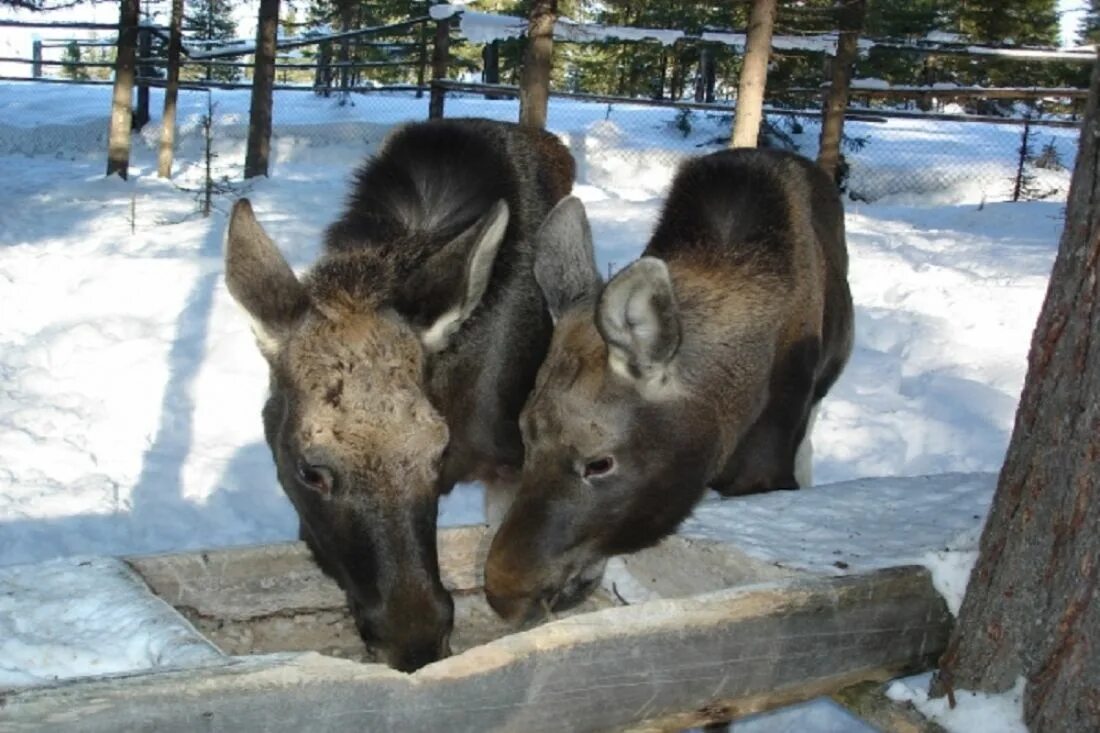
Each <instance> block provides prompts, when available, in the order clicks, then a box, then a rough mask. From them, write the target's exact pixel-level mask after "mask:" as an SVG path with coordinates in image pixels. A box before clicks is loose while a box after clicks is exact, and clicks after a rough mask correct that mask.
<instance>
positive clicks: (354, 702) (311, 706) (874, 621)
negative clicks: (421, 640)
mask: <svg viewBox="0 0 1100 733" xmlns="http://www.w3.org/2000/svg"><path fill="white" fill-rule="evenodd" d="M949 624H950V615H949V613H948V611H947V608H946V607H945V605H944V603H943V600H942V599H941V598H940V596H939V595H938V594H937V593H936V591H935V590H934V589H933V587H932V584H931V581H930V578H929V575H928V572H927V571H926V570H925V569H923V568H915V567H906V568H894V569H889V570H884V571H878V572H875V573H872V574H868V575H860V576H848V577H841V578H831V579H822V578H813V579H804V578H799V579H795V580H791V581H782V582H777V583H774V584H768V585H760V586H751V587H747V588H741V589H728V590H724V591H718V592H714V593H708V594H703V595H700V596H694V597H691V598H683V599H674V600H657V601H651V602H648V603H642V604H638V605H634V606H629V607H622V608H611V609H607V610H604V611H598V612H595V613H588V614H582V615H578V616H573V617H571V618H568V619H563V620H559V621H555V622H553V623H549V624H545V625H543V626H540V627H537V628H535V629H531V630H529V631H526V632H522V633H518V634H513V635H510V636H506V637H504V638H502V639H499V640H497V641H494V642H491V643H489V644H486V645H484V646H480V647H477V648H475V649H472V650H470V651H468V652H466V653H464V654H460V655H458V656H455V657H451V658H449V659H446V660H443V661H441V662H437V663H435V664H432V665H429V666H427V667H425V668H423V669H421V670H420V671H418V672H416V673H415V674H412V675H406V674H403V673H400V672H395V671H393V670H389V669H387V668H384V667H382V666H381V665H363V664H357V663H354V662H349V661H343V660H337V659H332V658H329V657H323V656H320V655H317V654H313V653H307V654H301V655H266V656H261V657H252V658H250V659H247V660H235V661H233V662H232V663H230V664H227V665H224V666H219V667H214V668H204V669H198V670H188V671H177V672H161V673H156V674H146V675H140V676H133V677H125V678H120V679H115V680H110V681H105V680H91V681H83V682H76V683H72V684H66V685H60V686H57V687H54V688H40V689H31V690H26V691H23V692H16V693H12V694H10V695H9V697H8V698H7V700H6V701H5V702H4V704H3V708H2V715H3V718H4V723H5V727H6V729H8V730H12V731H24V730H38V729H42V728H49V729H51V730H65V729H77V728H79V729H80V730H81V731H89V732H93V731H117V730H135V729H145V730H153V729H155V730H158V731H194V730H207V731H238V730H258V729H260V730H270V731H301V730H310V731H318V732H320V733H323V732H325V731H345V730H352V729H361V730H431V729H435V728H437V727H439V726H441V725H443V726H445V727H446V728H447V729H449V730H454V731H532V732H536V733H537V732H538V731H547V732H549V731H555V732H556V731H561V730H570V731H606V730H613V729H621V728H626V727H630V726H632V725H637V724H639V723H642V722H644V721H646V720H654V719H667V718H668V717H669V716H674V715H677V714H683V713H691V712H696V713H698V712H699V711H714V710H718V711H722V712H727V713H728V712H731V711H732V712H735V713H738V714H740V713H744V712H750V711H751V710H755V709H763V708H767V707H770V706H772V705H774V704H776V703H777V702H788V701H791V700H795V699H802V698H804V697H806V696H808V695H807V693H806V691H810V692H809V695H816V694H820V693H821V692H825V691H828V690H830V689H835V688H837V687H840V686H843V685H846V684H850V683H852V682H855V681H856V680H858V679H863V678H867V677H871V678H883V677H885V676H889V675H895V674H897V673H901V672H911V671H915V670H920V669H925V668H927V667H928V666H929V665H931V664H932V663H933V661H934V660H935V658H936V657H937V656H938V654H939V653H940V652H941V650H942V649H943V647H944V644H945V642H946V639H947V633H948V627H949Z"/></svg>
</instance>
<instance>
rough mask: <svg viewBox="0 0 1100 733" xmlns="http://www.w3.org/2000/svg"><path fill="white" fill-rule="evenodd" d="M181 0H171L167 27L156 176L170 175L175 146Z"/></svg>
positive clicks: (181, 14) (181, 22)
mask: <svg viewBox="0 0 1100 733" xmlns="http://www.w3.org/2000/svg"><path fill="white" fill-rule="evenodd" d="M182 26H183V0H172V17H171V19H170V20H169V29H168V80H167V82H168V83H167V85H166V86H165V89H164V114H163V115H162V116H161V122H160V150H159V151H158V153H157V176H159V177H160V178H171V177H172V158H173V156H174V154H175V147H176V103H177V100H178V99H179V90H180V51H181V49H182V45H183V42H182V41H183V37H182V30H181V28H182Z"/></svg>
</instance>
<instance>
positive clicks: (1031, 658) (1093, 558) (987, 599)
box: [933, 63, 1100, 731]
mask: <svg viewBox="0 0 1100 733" xmlns="http://www.w3.org/2000/svg"><path fill="white" fill-rule="evenodd" d="M1098 97H1100V63H1098V64H1097V66H1096V68H1094V70H1093V76H1092V84H1091V89H1090V92H1089V101H1088V110H1087V113H1086V117H1085V120H1084V123H1083V128H1082V132H1081V142H1080V147H1079V149H1078V155H1077V163H1076V168H1075V170H1074V173H1073V182H1072V185H1071V187H1070V194H1069V201H1068V204H1067V208H1066V225H1065V229H1064V230H1063V232H1062V239H1061V242H1060V245H1059V248H1058V256H1057V259H1056V261H1055V263H1054V270H1053V272H1052V274H1051V279H1050V285H1049V287H1048V289H1047V295H1046V300H1045V302H1044V303H1043V309H1042V312H1041V313H1040V316H1039V322H1038V325H1037V326H1036V329H1035V333H1034V335H1033V337H1032V342H1031V352H1030V354H1029V357H1028V375H1027V381H1026V382H1025V384H1024V391H1023V395H1022V396H1021V398H1020V406H1019V409H1018V410H1017V413H1016V425H1015V428H1014V430H1013V433H1012V440H1011V442H1010V445H1009V449H1008V455H1007V457H1006V459H1005V465H1004V467H1003V469H1002V470H1001V476H1000V480H999V482H998V485H997V491H996V495H995V497H994V500H993V507H992V509H991V512H990V516H989V519H988V522H987V524H986V527H985V530H984V532H983V534H982V540H981V552H980V555H979V558H978V563H977V565H976V566H975V568H974V571H973V574H972V575H971V578H970V585H969V587H968V588H967V593H966V598H965V600H964V601H963V605H962V609H961V611H960V615H959V621H958V624H957V626H956V628H955V630H954V632H953V634H952V638H951V641H950V642H949V644H948V647H947V651H946V652H945V653H944V656H943V658H942V659H941V664H940V671H939V673H938V675H937V678H936V680H935V682H934V683H933V693H935V694H944V693H950V692H951V691H952V690H953V689H955V688H965V689H974V690H986V691H1001V690H1005V689H1007V688H1008V687H1010V686H1012V684H1013V682H1014V680H1015V679H1016V677H1018V676H1020V675H1022V676H1023V677H1024V678H1025V679H1026V680H1027V686H1026V692H1025V699H1024V718H1025V721H1026V723H1027V725H1028V728H1029V729H1030V730H1031V731H1086V730H1089V731H1095V730H1100V599H1098V598H1097V576H1098V574H1100V532H1098V531H1097V528H1100V271H1098V269H1100V115H1098Z"/></svg>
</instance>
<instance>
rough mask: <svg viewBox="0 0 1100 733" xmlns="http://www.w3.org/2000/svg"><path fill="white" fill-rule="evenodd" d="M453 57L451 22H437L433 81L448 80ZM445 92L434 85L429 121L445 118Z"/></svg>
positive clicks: (430, 99)
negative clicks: (448, 64)
mask: <svg viewBox="0 0 1100 733" xmlns="http://www.w3.org/2000/svg"><path fill="white" fill-rule="evenodd" d="M450 55H451V20H450V18H443V19H442V20H439V21H436V26H435V46H434V47H433V48H432V81H439V80H440V79H446V78H447V61H448V59H449V58H450ZM444 97H445V95H444V93H443V90H442V89H440V88H439V87H437V86H435V85H434V84H433V85H432V92H431V95H430V96H429V97H428V119H432V120H436V119H439V118H440V117H442V116H443V99H444Z"/></svg>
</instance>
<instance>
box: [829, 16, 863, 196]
mask: <svg viewBox="0 0 1100 733" xmlns="http://www.w3.org/2000/svg"><path fill="white" fill-rule="evenodd" d="M864 10H865V3H864V0H849V2H848V3H847V4H845V5H841V6H840V7H839V13H840V16H839V20H840V38H839V39H837V44H836V56H835V57H834V58H833V64H832V66H833V69H832V78H831V81H830V84H829V93H828V95H827V96H826V97H825V106H824V108H823V109H822V118H821V140H820V145H819V146H818V153H817V162H818V165H820V166H821V167H822V168H824V169H825V172H826V173H828V174H829V176H830V177H832V178H834V179H835V178H836V172H837V167H838V165H839V164H840V140H841V138H842V137H843V135H844V110H845V109H847V108H848V89H849V87H850V86H851V81H852V67H853V66H854V65H855V62H856V56H857V54H858V53H859V45H858V43H859V30H860V28H861V27H862V26H863V13H864Z"/></svg>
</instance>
